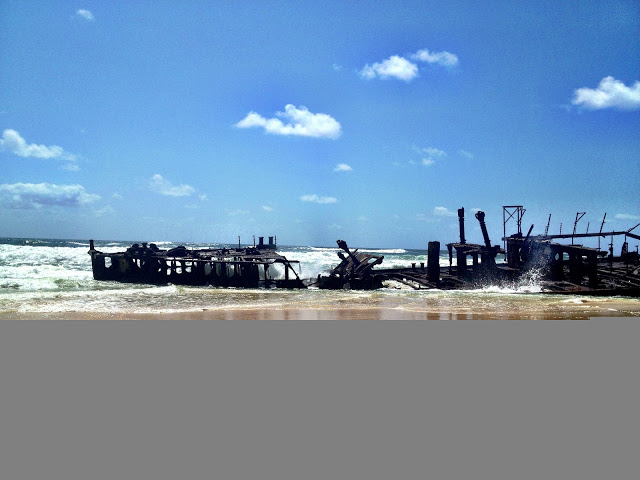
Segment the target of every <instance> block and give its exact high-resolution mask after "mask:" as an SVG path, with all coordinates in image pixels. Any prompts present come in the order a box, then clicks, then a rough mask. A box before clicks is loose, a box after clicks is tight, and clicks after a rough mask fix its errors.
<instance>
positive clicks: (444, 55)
mask: <svg viewBox="0 0 640 480" xmlns="http://www.w3.org/2000/svg"><path fill="white" fill-rule="evenodd" d="M408 57H409V58H410V59H411V60H416V61H420V62H426V63H432V64H437V65H441V66H443V67H448V68H450V67H455V66H456V65H458V57H457V55H455V54H453V53H450V52H429V50H427V49H426V48H423V49H422V50H418V51H417V52H416V53H413V54H411V55H409V56H408ZM360 75H361V76H362V77H363V78H367V79H373V78H376V77H379V78H390V77H393V78H398V79H400V80H404V81H405V82H410V81H411V80H413V79H414V78H416V77H417V76H419V72H418V65H416V64H415V63H413V62H411V61H410V60H407V59H406V58H405V57H401V56H400V55H392V56H390V57H389V58H387V59H386V60H383V61H382V62H376V63H374V64H372V65H369V64H366V65H365V66H364V68H363V69H362V70H360Z"/></svg>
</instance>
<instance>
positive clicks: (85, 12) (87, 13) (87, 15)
mask: <svg viewBox="0 0 640 480" xmlns="http://www.w3.org/2000/svg"><path fill="white" fill-rule="evenodd" d="M76 15H78V16H80V17H82V18H84V19H85V20H88V21H92V20H93V19H94V16H93V13H91V12H90V11H89V10H84V9H80V10H78V11H77V12H76Z"/></svg>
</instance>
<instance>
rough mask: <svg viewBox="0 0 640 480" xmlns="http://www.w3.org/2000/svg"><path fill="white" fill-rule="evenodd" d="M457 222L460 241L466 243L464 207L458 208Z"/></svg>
mask: <svg viewBox="0 0 640 480" xmlns="http://www.w3.org/2000/svg"><path fill="white" fill-rule="evenodd" d="M458 222H459V223H460V243H467V241H466V240H465V238H464V207H463V208H459V209H458Z"/></svg>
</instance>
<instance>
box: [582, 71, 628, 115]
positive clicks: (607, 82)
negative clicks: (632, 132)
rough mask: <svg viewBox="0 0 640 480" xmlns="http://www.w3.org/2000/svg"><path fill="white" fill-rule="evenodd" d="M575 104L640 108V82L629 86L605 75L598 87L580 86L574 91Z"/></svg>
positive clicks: (594, 107) (592, 108)
mask: <svg viewBox="0 0 640 480" xmlns="http://www.w3.org/2000/svg"><path fill="white" fill-rule="evenodd" d="M571 103H572V104H574V105H581V106H583V107H585V108H588V109H590V110H602V109H605V108H615V109H618V110H639V109H640V82H638V81H637V82H635V83H634V84H633V86H631V87H627V86H626V85H625V84H624V83H622V82H621V81H620V80H616V79H615V78H613V77H611V76H608V77H604V78H603V79H602V80H601V81H600V84H599V85H598V88H595V89H593V88H587V87H583V88H578V89H577V90H575V91H574V92H573V100H572V101H571Z"/></svg>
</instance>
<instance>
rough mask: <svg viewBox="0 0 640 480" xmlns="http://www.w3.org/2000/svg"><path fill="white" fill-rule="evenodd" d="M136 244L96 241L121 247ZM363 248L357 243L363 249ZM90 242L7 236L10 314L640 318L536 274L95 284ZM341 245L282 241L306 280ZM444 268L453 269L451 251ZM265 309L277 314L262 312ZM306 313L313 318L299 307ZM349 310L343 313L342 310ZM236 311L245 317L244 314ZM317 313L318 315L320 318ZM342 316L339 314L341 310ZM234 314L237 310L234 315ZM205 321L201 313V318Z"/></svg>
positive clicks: (415, 259) (639, 308)
mask: <svg viewBox="0 0 640 480" xmlns="http://www.w3.org/2000/svg"><path fill="white" fill-rule="evenodd" d="M133 243H134V242H131V241H96V242H95V248H96V249H97V250H100V251H103V252H118V251H123V250H125V249H126V248H128V247H130V246H131V245H132V244H133ZM153 243H156V244H157V245H158V246H159V247H160V248H163V249H169V248H173V247H176V246H178V245H185V246H186V247H187V248H221V247H223V246H227V247H233V245H224V244H200V243H174V242H163V241H153ZM354 247H356V246H354ZM88 250H89V241H88V240H58V239H33V238H0V318H67V317H71V318H83V317H86V318H141V317H142V318H146V317H145V316H147V315H148V316H149V318H153V316H154V315H156V316H157V315H158V314H160V315H161V316H163V318H171V317H176V318H192V317H194V315H196V314H199V315H200V316H199V317H197V318H207V317H206V316H204V317H203V313H202V312H209V317H210V318H243V312H249V311H254V313H253V314H252V315H251V316H249V315H248V314H247V315H248V316H247V318H378V319H393V318H416V319H420V318H424V319H447V320H448V319H484V318H496V319H502V318H505V319H508V318H513V319H588V318H591V317H595V316H608V317H612V316H640V299H636V298H627V297H588V296H565V295H549V294H544V293H542V290H541V287H540V286H539V285H537V283H536V278H535V276H532V277H529V278H527V279H524V280H523V281H522V282H521V283H519V284H514V285H510V286H501V287H498V286H496V285H485V286H483V287H482V288H479V289H475V290H459V291H441V290H420V291H417V290H413V289H410V288H408V287H406V286H404V285H402V284H399V283H398V284H394V283H389V284H388V285H387V286H386V287H385V288H383V289H380V290H375V291H355V290H354V291H349V290H346V291H330V290H318V289H315V288H310V289H308V290H281V289H239V288H227V289H225V288H214V287H208V286H205V287H188V286H178V285H171V284H169V285H161V286H156V285H139V284H128V283H118V282H105V281H95V280H93V276H92V272H91V259H90V256H89V255H88V253H87V252H88ZM338 251H339V250H338V248H337V247H312V246H279V247H278V253H280V254H282V255H285V256H286V257H287V258H288V259H289V260H298V261H300V271H299V272H298V273H299V275H300V277H301V278H303V279H304V278H315V277H317V275H318V274H324V273H328V271H329V270H330V269H331V268H332V267H334V266H335V265H337V264H338V262H339V258H338V256H337V252H338ZM360 251H361V252H368V253H375V254H379V255H384V262H383V264H382V265H381V266H382V267H401V266H405V267H408V266H411V264H412V263H416V264H418V265H419V264H420V263H421V262H425V264H426V262H427V252H426V250H409V249H400V248H399V249H383V248H379V249H378V248H371V249H367V248H361V249H360ZM440 264H441V266H442V267H447V266H448V265H449V257H448V253H447V252H446V251H443V252H441V256H440ZM255 311H262V312H268V315H262V316H260V315H257V316H256V314H255ZM300 311H305V312H307V313H306V314H305V315H303V316H301V315H296V312H298V313H299V312H300ZM336 311H339V312H341V313H340V314H339V315H336V314H335V312H336ZM234 312H235V314H234ZM309 312H312V314H310V313H309ZM332 312H333V313H332ZM229 313H231V314H232V315H228V314H229ZM194 318H195V317H194Z"/></svg>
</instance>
